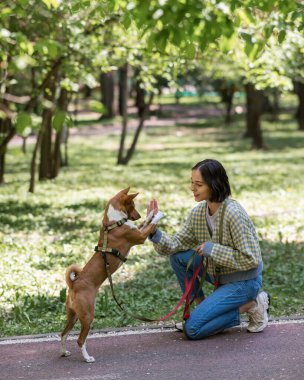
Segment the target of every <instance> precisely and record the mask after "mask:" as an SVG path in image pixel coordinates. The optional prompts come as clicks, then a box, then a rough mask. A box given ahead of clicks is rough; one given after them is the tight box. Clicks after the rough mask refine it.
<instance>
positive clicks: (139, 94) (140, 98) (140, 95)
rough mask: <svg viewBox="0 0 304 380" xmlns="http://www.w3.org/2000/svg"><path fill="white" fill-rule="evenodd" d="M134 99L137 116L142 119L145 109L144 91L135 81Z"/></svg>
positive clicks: (137, 81) (138, 82)
mask: <svg viewBox="0 0 304 380" xmlns="http://www.w3.org/2000/svg"><path fill="white" fill-rule="evenodd" d="M135 90H136V97H135V105H136V107H137V115H138V117H140V118H142V117H143V114H144V112H145V109H146V101H145V90H144V89H142V88H141V87H140V81H139V80H136V87H135Z"/></svg>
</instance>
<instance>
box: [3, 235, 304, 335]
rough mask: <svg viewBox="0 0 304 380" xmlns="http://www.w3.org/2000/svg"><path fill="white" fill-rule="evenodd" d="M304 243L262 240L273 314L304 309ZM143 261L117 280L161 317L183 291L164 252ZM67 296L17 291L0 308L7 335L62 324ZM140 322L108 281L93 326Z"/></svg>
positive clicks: (134, 307) (146, 312) (145, 311)
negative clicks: (10, 305)
mask: <svg viewBox="0 0 304 380" xmlns="http://www.w3.org/2000/svg"><path fill="white" fill-rule="evenodd" d="M303 246H304V243H303V242H302V243H295V242H293V243H282V242H277V243H273V242H270V241H267V240H266V241H262V243H261V247H262V250H263V258H264V265H265V269H264V272H263V289H264V290H266V291H267V292H269V293H270V295H271V299H272V303H271V309H270V314H271V316H278V315H284V316H288V315H289V316H292V315H294V316H295V315H303V314H304V308H303V292H304V257H303V254H302V252H303ZM287 258H288V259H287ZM141 260H143V259H142V258H140V257H138V256H137V257H133V258H131V259H130V263H129V265H132V264H133V265H134V264H135V263H138V262H140V261H141ZM144 261H145V265H142V266H141V267H140V266H137V270H136V273H135V274H134V276H133V278H132V279H131V280H126V281H120V282H117V281H115V277H114V286H115V293H116V296H117V298H118V300H119V301H123V302H124V308H125V309H126V310H128V311H130V312H131V313H136V314H139V315H142V316H146V317H148V318H158V317H160V316H163V315H165V314H166V313H168V312H169V311H170V310H171V309H173V307H174V306H175V305H176V304H177V302H178V300H179V298H180V296H181V292H180V289H179V287H178V284H177V281H176V278H175V276H174V274H173V271H172V269H171V268H170V266H169V263H168V261H167V260H166V259H165V258H162V257H160V256H155V255H150V256H149V257H148V258H147V257H146V256H145V259H144ZM125 265H128V264H125ZM212 291H213V288H212V287H207V291H206V294H207V295H208V294H210V292H212ZM65 298H66V288H65V287H63V288H62V289H61V291H60V294H59V296H50V295H47V294H38V295H36V296H30V295H28V294H19V295H18V297H15V300H14V302H13V309H12V310H11V312H9V313H6V312H4V311H3V310H2V311H1V310H0V314H2V317H3V318H2V319H1V320H2V322H1V323H0V327H1V328H0V330H1V334H2V336H6V335H13V334H28V333H38V332H39V333H43V332H54V331H60V330H62V329H63V327H64V323H65V322H64V321H65V311H64V301H65ZM182 310H183V306H182V307H181V311H179V312H178V313H177V314H176V315H175V317H173V318H180V315H181V314H180V313H181V312H182ZM277 310H279V312H280V314H278V311H277ZM140 323H141V322H140V321H138V320H135V319H133V318H132V317H131V316H130V315H128V314H126V313H124V312H121V311H120V310H119V308H118V307H117V305H116V304H115V302H114V301H113V299H112V295H111V292H110V289H109V286H108V284H107V281H106V282H105V283H104V285H103V286H102V289H101V291H100V292H99V294H98V296H97V299H96V311H95V319H94V324H93V328H105V327H119V326H126V325H128V324H132V325H136V324H140ZM76 329H77V327H76Z"/></svg>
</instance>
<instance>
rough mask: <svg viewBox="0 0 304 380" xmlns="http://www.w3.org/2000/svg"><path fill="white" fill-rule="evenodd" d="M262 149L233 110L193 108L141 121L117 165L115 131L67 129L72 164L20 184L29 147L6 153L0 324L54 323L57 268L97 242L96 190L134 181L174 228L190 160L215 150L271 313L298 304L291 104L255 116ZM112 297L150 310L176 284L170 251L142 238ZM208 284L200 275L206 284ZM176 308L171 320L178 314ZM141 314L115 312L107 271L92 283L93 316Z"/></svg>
mask: <svg viewBox="0 0 304 380" xmlns="http://www.w3.org/2000/svg"><path fill="white" fill-rule="evenodd" d="M263 129H264V137H265V142H266V144H267V147H268V149H267V150H265V151H251V150H250V149H249V148H250V141H248V140H243V139H242V138H241V136H242V133H243V120H242V118H241V117H239V118H237V119H236V121H235V122H234V123H233V124H232V125H231V126H230V127H227V126H223V124H222V120H221V119H219V118H218V119H208V120H207V119H202V120H199V121H198V122H196V123H194V124H193V125H191V126H185V125H178V126H177V127H167V128H165V127H163V128H153V129H152V128H150V129H146V130H145V131H144V132H143V134H142V136H141V138H140V142H139V145H138V150H137V152H136V155H135V156H134V158H133V160H132V161H131V163H130V165H129V166H127V167H122V166H116V164H115V163H116V151H117V146H118V139H119V137H118V136H111V135H110V136H101V137H95V136H94V137H91V138H80V137H77V138H76V137H75V138H74V139H73V140H71V141H70V148H69V152H70V166H69V167H68V168H64V169H63V170H62V171H61V173H60V175H59V177H58V178H56V179H55V180H52V181H45V182H42V183H37V186H36V193H35V194H29V193H28V192H27V190H28V182H29V163H30V159H31V147H29V149H28V153H27V154H26V155H23V153H22V152H21V149H19V148H10V149H9V150H8V153H7V166H6V177H5V178H6V185H4V186H2V187H1V188H0V255H1V259H0V296H1V298H0V299H1V303H0V336H10V335H20V334H31V333H48V332H58V331H60V330H62V328H63V325H64V322H65V312H64V300H65V296H66V290H65V281H64V272H65V268H66V267H67V266H68V265H70V264H71V263H74V262H75V263H79V264H84V263H85V262H86V261H87V260H88V259H89V258H90V256H91V255H92V252H93V249H94V246H95V245H96V243H97V239H98V234H99V226H100V223H101V220H102V214H103V208H104V206H105V202H106V201H107V199H109V198H110V197H111V196H112V195H113V194H115V193H116V192H117V191H118V190H120V189H121V188H124V187H126V186H131V188H132V189H131V190H132V191H134V192H135V191H136V192H137V191H139V192H140V195H139V196H138V198H137V204H138V208H139V210H140V211H141V213H142V215H144V213H145V206H146V204H147V202H148V200H149V199H151V198H152V197H154V198H156V199H158V201H159V205H160V208H161V210H162V211H164V213H165V218H164V219H163V220H162V222H161V228H162V229H163V230H165V231H167V232H168V233H174V232H175V231H177V230H178V228H179V227H180V226H181V224H182V223H183V221H184V220H185V218H186V217H187V214H188V212H189V210H190V209H191V208H192V207H193V206H194V205H195V203H194V201H193V199H192V194H191V192H190V189H189V185H190V183H189V182H190V175H191V173H190V168H191V167H192V166H193V165H194V164H195V163H196V162H197V161H199V160H202V159H204V158H207V157H213V158H216V159H218V160H220V161H222V162H223V164H224V166H225V167H226V168H227V171H228V174H229V177H230V182H231V184H232V191H233V198H235V199H237V200H239V201H240V202H241V203H242V204H243V205H244V207H245V208H246V209H247V211H248V213H249V214H250V216H251V217H252V219H253V221H254V223H255V226H256V229H257V232H258V234H259V237H260V239H261V247H262V251H263V257H264V262H265V271H264V284H263V288H264V289H267V291H269V292H270V294H271V296H272V308H271V316H272V317H277V316H299V315H304V306H303V294H304V258H303V247H304V236H303V231H304V226H303V225H304V213H303V210H304V200H303V174H304V173H303V158H304V134H303V133H300V132H299V131H297V127H296V124H295V122H294V121H293V120H292V119H291V115H282V116H281V119H280V121H279V122H276V123H275V124H274V123H270V122H268V121H267V120H266V119H265V120H264V122H263ZM113 278H114V282H115V289H116V293H117V296H118V298H119V299H121V300H123V301H124V303H125V305H126V307H127V308H128V309H129V310H130V311H131V312H133V313H138V314H143V315H145V316H148V317H158V316H161V315H164V314H165V313H167V312H168V311H169V310H171V308H173V307H174V306H175V304H176V303H177V302H178V300H179V298H180V296H181V294H180V290H179V288H178V286H177V282H176V279H175V277H174V275H173V273H172V270H171V268H170V266H169V263H168V260H167V259H166V258H164V257H161V256H158V255H157V254H156V253H155V252H154V250H153V247H152V245H151V244H150V243H149V242H146V243H145V245H143V246H138V247H134V248H133V249H132V251H131V254H130V258H129V260H128V262H127V263H126V264H124V265H123V266H122V267H121V268H120V270H119V271H118V272H116V273H115V274H114V276H113ZM210 291H212V289H211V288H210V287H208V289H207V292H210ZM180 316H181V311H180V312H178V313H177V314H176V315H175V316H174V317H172V318H171V320H179V319H180ZM136 324H141V322H139V321H136V320H134V319H132V318H130V317H129V316H127V315H125V314H122V313H121V312H120V311H119V309H118V308H117V306H116V305H115V303H114V301H113V300H112V297H111V293H110V290H109V286H108V283H105V284H104V285H103V286H102V287H101V290H100V293H99V295H98V299H97V304H96V317H95V320H94V325H93V328H95V329H97V328H105V327H118V326H127V325H136Z"/></svg>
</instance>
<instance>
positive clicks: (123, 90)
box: [117, 63, 128, 165]
mask: <svg viewBox="0 0 304 380" xmlns="http://www.w3.org/2000/svg"><path fill="white" fill-rule="evenodd" d="M119 89H120V91H119V94H120V100H119V104H120V106H121V111H122V118H123V121H122V132H121V137H120V145H119V150H118V158H117V164H118V165H119V164H122V163H123V155H124V147H125V139H126V135H127V126H128V110H127V101H128V64H127V63H126V64H125V65H124V66H123V67H122V68H121V69H120V81H119Z"/></svg>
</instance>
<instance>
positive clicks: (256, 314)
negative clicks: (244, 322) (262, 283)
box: [247, 292, 270, 333]
mask: <svg viewBox="0 0 304 380" xmlns="http://www.w3.org/2000/svg"><path fill="white" fill-rule="evenodd" d="M256 301H257V305H256V306H254V307H253V308H251V309H250V310H249V311H248V312H247V314H248V317H249V324H248V327H247V331H249V332H252V333H257V332H261V331H263V330H264V328H265V327H266V326H267V324H268V311H269V305H270V298H269V295H268V293H266V292H261V293H259V295H258V296H257V299H256Z"/></svg>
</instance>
